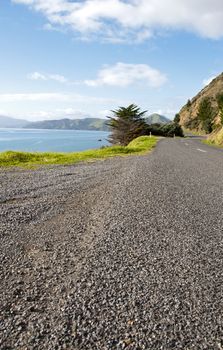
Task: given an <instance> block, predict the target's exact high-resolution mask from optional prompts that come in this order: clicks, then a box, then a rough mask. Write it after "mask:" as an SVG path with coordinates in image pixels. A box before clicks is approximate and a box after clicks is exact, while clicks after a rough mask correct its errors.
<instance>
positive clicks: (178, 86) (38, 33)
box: [0, 0, 223, 120]
mask: <svg viewBox="0 0 223 350" xmlns="http://www.w3.org/2000/svg"><path fill="white" fill-rule="evenodd" d="M222 23H223V1H222V0H159V1H158V0H82V1H80V0H0V29H1V30H0V78H1V84H0V115H6V116H12V117H16V118H24V119H27V120H43V119H58V118H64V117H67V118H83V117H86V116H87V117H100V118H104V117H106V116H107V115H110V113H111V112H110V111H111V110H114V109H117V108H118V107H119V106H128V105H129V104H130V103H134V104H137V105H138V106H139V107H140V108H142V109H143V110H148V114H151V113H155V112H156V113H160V114H163V115H165V116H167V117H169V118H171V119H172V118H173V117H174V115H175V113H177V112H178V111H179V109H180V108H181V107H182V106H183V105H184V104H185V103H186V102H187V100H188V99H189V98H191V97H193V96H194V95H195V94H196V93H197V92H199V91H200V90H201V89H202V88H203V87H204V86H205V85H206V84H208V82H209V81H210V80H211V79H213V78H214V77H216V76H217V75H218V74H220V73H221V72H222V71H223V68H222V67H223V24H222Z"/></svg>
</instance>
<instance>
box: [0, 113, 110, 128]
mask: <svg viewBox="0 0 223 350" xmlns="http://www.w3.org/2000/svg"><path fill="white" fill-rule="evenodd" d="M106 122H107V120H105V119H100V118H84V119H68V118H65V119H60V120H43V121H40V122H28V121H27V120H24V119H15V118H11V117H5V116H0V128H25V129H58V130H95V131H96V130H98V131H100V130H101V131H107V130H108V126H107V125H106Z"/></svg>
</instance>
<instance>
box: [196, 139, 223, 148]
mask: <svg viewBox="0 0 223 350" xmlns="http://www.w3.org/2000/svg"><path fill="white" fill-rule="evenodd" d="M201 142H202V143H204V144H205V145H208V146H212V147H216V148H223V145H218V144H216V143H215V142H214V141H211V140H202V141H201Z"/></svg>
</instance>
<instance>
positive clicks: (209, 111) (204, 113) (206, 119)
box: [197, 97, 215, 133]
mask: <svg viewBox="0 0 223 350" xmlns="http://www.w3.org/2000/svg"><path fill="white" fill-rule="evenodd" d="M214 116H215V110H214V108H213V107H212V104H211V100H210V98H208V97H204V98H203V99H202V100H201V102H200V104H199V108H198V113H197V118H198V119H199V120H200V121H201V122H202V128H203V129H204V131H205V132H206V133H210V132H211V131H212V122H213V119H214Z"/></svg>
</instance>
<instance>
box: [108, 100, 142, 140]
mask: <svg viewBox="0 0 223 350" xmlns="http://www.w3.org/2000/svg"><path fill="white" fill-rule="evenodd" d="M146 112H147V111H140V108H139V107H138V106H136V105H134V104H131V105H130V106H128V107H120V108H118V109H117V110H114V111H112V113H113V117H108V118H109V119H110V120H109V121H108V123H107V124H108V126H109V127H110V129H111V135H110V137H109V141H110V142H111V143H112V144H119V145H122V146H126V145H128V143H129V142H130V141H132V140H133V139H135V138H136V137H138V136H142V135H146V133H147V128H148V126H147V124H146V122H145V119H144V115H145V113H146Z"/></svg>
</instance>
